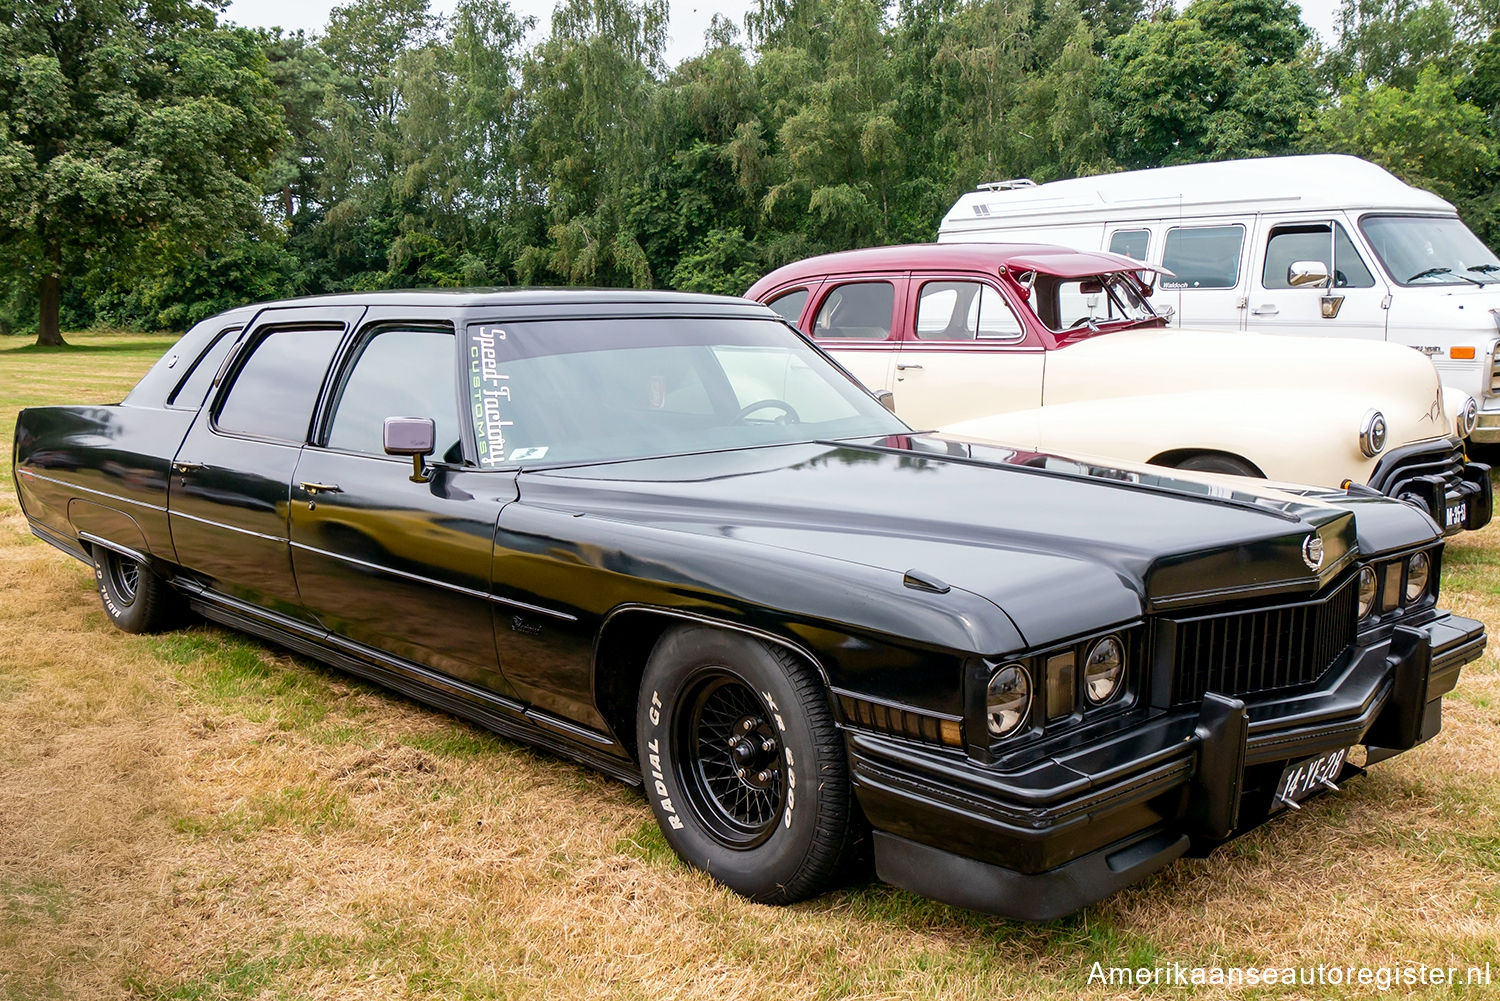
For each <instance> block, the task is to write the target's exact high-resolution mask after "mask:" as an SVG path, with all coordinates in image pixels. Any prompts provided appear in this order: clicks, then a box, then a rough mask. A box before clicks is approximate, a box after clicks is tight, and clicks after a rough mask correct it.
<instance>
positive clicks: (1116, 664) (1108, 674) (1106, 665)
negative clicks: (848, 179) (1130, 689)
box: [1083, 636, 1125, 706]
mask: <svg viewBox="0 0 1500 1001" xmlns="http://www.w3.org/2000/svg"><path fill="white" fill-rule="evenodd" d="M1124 680H1125V646H1124V644H1122V643H1121V642H1120V640H1119V638H1118V637H1115V636H1106V637H1104V638H1103V639H1102V640H1100V641H1099V642H1097V643H1095V644H1094V645H1093V646H1091V647H1089V652H1088V656H1087V657H1085V658H1084V661H1083V694H1084V695H1085V696H1086V697H1087V698H1088V700H1089V702H1090V703H1091V704H1093V705H1096V706H1098V705H1103V704H1104V703H1106V702H1108V701H1109V700H1110V699H1112V698H1114V697H1115V693H1116V692H1118V691H1119V690H1120V683H1121V682H1122V681H1124Z"/></svg>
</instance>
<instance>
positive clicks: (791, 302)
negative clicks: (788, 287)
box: [767, 288, 807, 327]
mask: <svg viewBox="0 0 1500 1001" xmlns="http://www.w3.org/2000/svg"><path fill="white" fill-rule="evenodd" d="M767 305H768V306H770V307H771V308H772V309H774V310H776V312H777V313H778V314H779V315H780V316H781V318H782V319H783V320H785V321H786V322H788V323H790V324H791V325H792V326H794V327H795V326H797V321H798V320H800V319H802V307H804V306H806V305H807V289H805V288H799V289H794V290H793V291H791V292H788V293H786V294H785V295H780V296H777V297H776V298H775V299H772V300H771V301H770V302H769V303H767Z"/></svg>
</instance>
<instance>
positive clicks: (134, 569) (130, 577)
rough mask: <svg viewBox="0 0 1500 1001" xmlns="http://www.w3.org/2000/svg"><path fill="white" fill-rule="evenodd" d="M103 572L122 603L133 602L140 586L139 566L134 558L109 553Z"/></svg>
mask: <svg viewBox="0 0 1500 1001" xmlns="http://www.w3.org/2000/svg"><path fill="white" fill-rule="evenodd" d="M105 572H106V573H108V574H109V582H110V584H112V585H113V586H114V589H115V594H116V596H117V597H118V598H119V601H120V603H121V604H123V605H133V604H135V596H136V593H137V592H138V591H139V589H140V586H141V568H140V566H139V565H138V564H137V563H136V562H135V560H131V559H126V558H125V557H123V556H120V555H118V554H113V553H112V554H110V556H109V558H108V560H107V561H106V567H105Z"/></svg>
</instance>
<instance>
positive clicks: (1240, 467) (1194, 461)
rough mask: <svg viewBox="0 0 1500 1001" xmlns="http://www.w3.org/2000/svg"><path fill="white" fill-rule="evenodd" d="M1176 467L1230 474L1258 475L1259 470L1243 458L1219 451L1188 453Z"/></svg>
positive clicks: (1201, 471) (1200, 471)
mask: <svg viewBox="0 0 1500 1001" xmlns="http://www.w3.org/2000/svg"><path fill="white" fill-rule="evenodd" d="M1177 468H1178V469H1190V470H1193V471H1195V472H1199V473H1228V474H1230V475H1231V476H1255V477H1259V476H1260V475H1261V474H1260V471H1259V470H1257V469H1256V468H1255V467H1254V466H1252V465H1250V463H1248V462H1246V461H1245V460H1243V459H1237V458H1235V457H1234V456H1232V455H1224V454H1223V453H1221V452H1201V453H1199V454H1198V455H1190V456H1188V457H1187V458H1186V459H1183V460H1182V461H1181V462H1179V463H1177Z"/></svg>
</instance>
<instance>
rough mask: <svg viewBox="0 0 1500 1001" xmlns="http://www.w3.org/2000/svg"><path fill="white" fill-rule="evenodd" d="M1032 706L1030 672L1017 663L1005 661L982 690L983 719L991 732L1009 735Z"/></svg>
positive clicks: (1022, 721) (1000, 735) (996, 734)
mask: <svg viewBox="0 0 1500 1001" xmlns="http://www.w3.org/2000/svg"><path fill="white" fill-rule="evenodd" d="M1030 709H1031V675H1030V674H1028V673H1027V672H1026V668H1024V667H1022V666H1021V665H1020V664H1006V665H1005V666H1004V667H1002V668H1001V669H1000V670H998V671H996V672H995V673H994V675H993V676H992V677H991V678H990V684H989V687H988V688H987V689H986V690H985V693H984V713H985V721H986V723H987V724H988V725H989V728H990V733H991V734H993V735H994V736H996V737H1008V736H1010V735H1011V734H1013V733H1015V732H1016V731H1017V730H1018V729H1020V727H1021V724H1022V723H1024V722H1026V713H1027V711H1028V710H1030Z"/></svg>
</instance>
